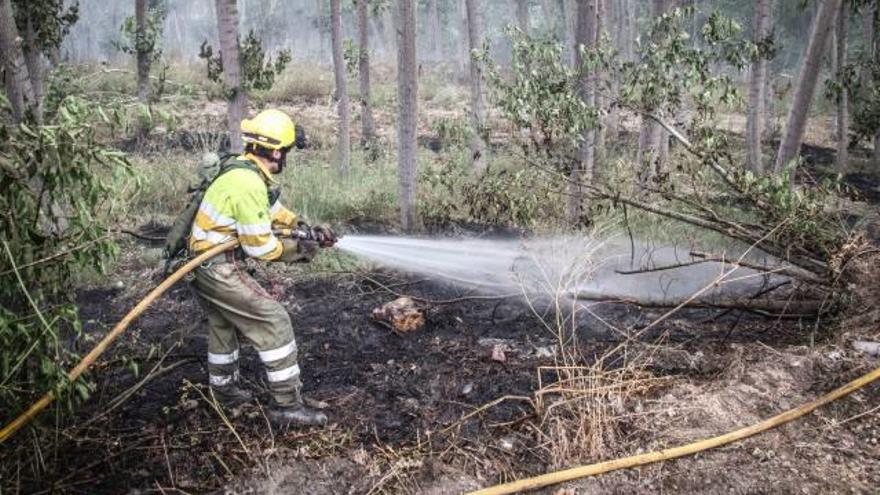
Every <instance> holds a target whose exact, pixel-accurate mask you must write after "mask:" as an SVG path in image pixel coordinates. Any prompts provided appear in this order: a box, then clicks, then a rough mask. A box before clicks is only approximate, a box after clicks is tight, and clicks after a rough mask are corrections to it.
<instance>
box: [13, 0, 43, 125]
mask: <svg viewBox="0 0 880 495" xmlns="http://www.w3.org/2000/svg"><path fill="white" fill-rule="evenodd" d="M21 7H22V5H20V4H19V5H18V6H17V8H18V9H19V10H20V11H21V12H19V13H20V16H19V17H21V18H23V19H24V29H23V31H24V43H22V53H23V55H24V63H25V65H27V72H28V80H29V81H30V85H31V90H32V92H33V94H34V104H33V108H32V110H33V114H34V119H35V120H36V121H37V122H38V123H42V121H43V95H44V93H45V91H44V89H43V78H44V77H45V75H44V73H45V63H44V62H43V50H42V46H41V43H40V40H39V39H38V37H37V29H36V26H35V24H36V23H37V22H39V20H38V19H35V18H34V13H33V11H32V9H29V8H24V9H22V8H21Z"/></svg>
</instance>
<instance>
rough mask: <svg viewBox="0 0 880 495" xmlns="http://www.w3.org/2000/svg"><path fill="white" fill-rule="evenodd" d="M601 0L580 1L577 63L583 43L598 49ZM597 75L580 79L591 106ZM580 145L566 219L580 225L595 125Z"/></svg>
mask: <svg viewBox="0 0 880 495" xmlns="http://www.w3.org/2000/svg"><path fill="white" fill-rule="evenodd" d="M600 1H602V0H580V1H579V2H578V4H577V35H576V40H577V45H576V46H573V47H572V48H574V49H575V50H574V53H575V54H577V58H576V65H577V66H580V65H581V64H582V62H583V61H582V60H581V56H580V50H578V49H577V47H578V46H581V45H583V46H584V47H586V48H587V49H591V48H595V46H596V36H597V28H598V23H599V5H598V4H599V2H600ZM594 85H595V74H593V73H587V72H582V73H581V75H580V80H579V81H578V86H579V88H578V92H579V93H580V97H581V99H582V100H583V101H584V103H585V104H586V105H587V106H589V107H595V106H596V93H595V88H594ZM581 139H582V140H581V144H580V147H579V148H578V154H577V161H576V162H575V164H574V166H573V167H572V169H571V182H570V185H569V191H568V208H567V210H566V219H567V220H568V222H569V223H570V224H572V225H576V224H579V223H580V221H581V218H582V217H583V213H584V206H585V205H584V188H583V187H582V186H581V184H585V183H589V182H591V181H592V180H593V167H594V165H595V158H596V157H595V153H596V148H595V139H596V131H595V130H594V129H592V128H590V129H585V130H584V133H583V135H582V136H581Z"/></svg>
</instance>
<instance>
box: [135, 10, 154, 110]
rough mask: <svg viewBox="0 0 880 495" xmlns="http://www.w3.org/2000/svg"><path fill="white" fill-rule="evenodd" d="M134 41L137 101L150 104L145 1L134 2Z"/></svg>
mask: <svg viewBox="0 0 880 495" xmlns="http://www.w3.org/2000/svg"><path fill="white" fill-rule="evenodd" d="M134 18H135V25H136V26H137V27H136V30H135V40H134V48H135V52H136V55H137V89H138V101H139V102H140V103H141V104H142V105H149V104H150V56H151V55H152V54H151V53H150V52H151V50H150V46H149V45H150V44H151V43H150V42H149V40H147V36H148V35H147V0H135V2H134Z"/></svg>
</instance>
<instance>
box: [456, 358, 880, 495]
mask: <svg viewBox="0 0 880 495" xmlns="http://www.w3.org/2000/svg"><path fill="white" fill-rule="evenodd" d="M878 378H880V368H877V369H875V370H874V371H872V372H870V373H868V374H867V375H864V376H862V377H860V378H857V379H855V380H853V381H851V382H849V383H847V384H846V385H844V386H842V387H840V388H838V389H837V390H834V391H833V392H830V393H828V394H825V395H823V396H822V397H819V398H818V399H816V400H814V401H813V402H809V403H807V404H804V405H802V406H800V407H798V408H795V409H791V410H789V411H786V412H784V413H782V414H779V415H777V416H773V417H772V418H770V419H765V420H764V421H761V422H760V423H756V424H753V425H752V426H747V427H745V428H741V429H739V430H736V431H732V432H730V433H726V434H724V435H720V436H717V437H713V438H707V439H705V440H700V441H699V442H694V443H689V444H687V445H682V446H680V447H675V448H671V449H666V450H658V451H654V452H649V453H647V454H641V455H635V456H632V457H623V458H620V459H614V460H612V461H605V462H599V463H596V464H590V465H588V466H581V467H576V468H571V469H564V470H562V471H556V472H554V473H548V474H544V475H541V476H536V477H534V478H527V479H524V480H519V481H513V482H510V483H504V484H501V485H497V486H493V487H490V488H485V489H482V490H477V491H475V492H471V493H470V494H468V495H502V494H507V493H516V492H521V491H524V490H534V489H535V488H541V487H544V486H548V485H555V484H557V483H562V482H564V481H571V480H574V479H578V478H586V477H588V476H595V475H597V474H603V473H608V472H611V471H616V470H618V469H626V468H631V467H636V466H643V465H645V464H651V463H654V462H658V461H667V460H670V459H676V458H678V457H684V456H686V455H691V454H696V453H697V452H702V451H704V450H708V449H712V448H715V447H720V446H722V445H727V444H729V443H733V442H736V441H739V440H742V439H744V438H748V437H750V436H753V435H757V434H758V433H763V432H765V431H767V430H770V429H772V428H775V427H777V426H779V425H783V424H785V423H788V422H790V421H793V420H795V419H798V418H800V417H801V416H804V415H806V414H809V413H811V412H812V411H814V410H815V409H817V408H819V407H821V406H824V405H825V404H828V403H830V402H834V401H835V400H837V399H840V398H841V397H844V396H846V395H848V394H850V393H852V392H854V391H856V390H858V389H860V388H862V387H864V386H865V385H867V384H869V383H871V382H873V381H875V380H877V379H878Z"/></svg>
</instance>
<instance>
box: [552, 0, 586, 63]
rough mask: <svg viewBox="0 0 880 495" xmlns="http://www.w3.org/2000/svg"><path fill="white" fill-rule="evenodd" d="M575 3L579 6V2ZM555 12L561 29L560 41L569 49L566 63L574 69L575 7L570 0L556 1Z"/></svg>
mask: <svg viewBox="0 0 880 495" xmlns="http://www.w3.org/2000/svg"><path fill="white" fill-rule="evenodd" d="M575 3H577V4H580V3H581V2H580V1H577V2H575ZM556 10H558V11H559V25H560V26H561V29H562V41H563V42H564V43H565V46H566V47H568V49H569V51H568V63H569V64H571V66H572V67H574V66H575V64H577V60H578V59H577V54H576V53H575V50H574V46H575V43H577V42H576V41H575V38H576V34H575V31H576V30H577V6H576V5H574V3H572V0H568V1H566V0H556Z"/></svg>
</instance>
